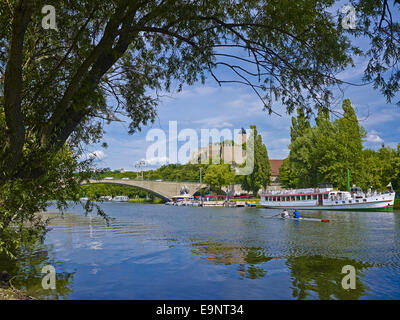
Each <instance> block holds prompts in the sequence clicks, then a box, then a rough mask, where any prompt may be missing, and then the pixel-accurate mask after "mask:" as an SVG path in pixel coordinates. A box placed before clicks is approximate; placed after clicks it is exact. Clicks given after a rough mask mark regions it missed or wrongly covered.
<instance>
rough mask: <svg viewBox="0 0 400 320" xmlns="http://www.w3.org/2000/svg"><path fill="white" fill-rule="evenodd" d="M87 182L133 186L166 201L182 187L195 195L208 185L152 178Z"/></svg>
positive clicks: (91, 182) (177, 193)
mask: <svg viewBox="0 0 400 320" xmlns="http://www.w3.org/2000/svg"><path fill="white" fill-rule="evenodd" d="M87 184H114V185H121V186H131V187H134V188H138V189H141V190H144V191H147V192H149V193H151V194H153V195H155V196H156V197H158V198H161V199H163V200H164V201H170V200H171V199H172V197H174V196H176V195H179V194H180V191H181V190H182V188H186V190H187V192H188V194H190V195H193V194H195V193H196V192H197V191H198V190H200V189H201V188H204V187H206V186H207V185H205V184H204V183H203V184H200V183H196V182H174V181H151V180H123V179H112V180H111V179H103V180H89V181H88V182H86V183H83V185H87Z"/></svg>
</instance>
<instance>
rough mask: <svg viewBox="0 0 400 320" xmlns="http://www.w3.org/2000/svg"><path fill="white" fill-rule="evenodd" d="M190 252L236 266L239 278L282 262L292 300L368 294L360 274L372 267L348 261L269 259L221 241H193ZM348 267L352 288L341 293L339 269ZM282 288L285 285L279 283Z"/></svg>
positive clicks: (256, 249)
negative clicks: (352, 275) (352, 276)
mask: <svg viewBox="0 0 400 320" xmlns="http://www.w3.org/2000/svg"><path fill="white" fill-rule="evenodd" d="M192 245H193V247H194V249H193V250H192V253H193V254H195V255H196V256H199V257H200V258H201V259H203V260H204V261H206V262H207V263H212V264H217V265H218V264H223V265H237V273H238V274H239V275H240V276H241V277H242V278H248V279H261V278H264V277H267V276H268V271H269V265H268V262H271V261H272V260H277V259H278V260H283V261H285V265H286V267H287V269H288V272H289V276H290V284H289V285H290V288H291V290H292V297H293V298H294V299H297V300H303V299H315V298H318V299H322V300H332V299H343V300H356V299H360V298H361V297H362V296H363V295H365V294H366V293H367V291H368V288H367V287H366V285H365V284H364V283H363V274H364V271H365V270H366V269H368V268H371V267H374V265H373V264H371V263H364V262H360V261H357V260H354V259H349V258H330V257H323V256H299V257H293V256H288V257H283V256H282V257H272V256H268V254H267V253H266V252H265V250H264V249H263V248H260V247H240V246H238V245H234V244H225V243H223V242H209V241H207V242H197V243H193V244H192ZM346 265H351V266H353V267H354V268H355V270H356V288H355V289H347V290H345V289H344V288H343V287H342V280H343V278H344V277H345V276H346V274H347V273H344V274H342V268H343V267H344V266H346ZM282 285H286V284H282Z"/></svg>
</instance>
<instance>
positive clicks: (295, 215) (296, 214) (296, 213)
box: [293, 209, 300, 218]
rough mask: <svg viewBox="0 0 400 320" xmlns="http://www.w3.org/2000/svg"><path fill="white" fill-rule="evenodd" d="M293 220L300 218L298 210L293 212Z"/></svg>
mask: <svg viewBox="0 0 400 320" xmlns="http://www.w3.org/2000/svg"><path fill="white" fill-rule="evenodd" d="M293 218H300V212H298V211H297V209H294V211H293Z"/></svg>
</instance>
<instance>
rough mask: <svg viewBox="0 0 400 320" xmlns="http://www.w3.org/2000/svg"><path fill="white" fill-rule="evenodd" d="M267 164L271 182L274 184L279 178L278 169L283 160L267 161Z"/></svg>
mask: <svg viewBox="0 0 400 320" xmlns="http://www.w3.org/2000/svg"><path fill="white" fill-rule="evenodd" d="M269 163H270V165H271V180H272V182H275V181H276V179H277V178H278V176H279V168H280V167H281V166H282V164H283V160H269Z"/></svg>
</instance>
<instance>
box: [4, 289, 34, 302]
mask: <svg viewBox="0 0 400 320" xmlns="http://www.w3.org/2000/svg"><path fill="white" fill-rule="evenodd" d="M0 300H35V298H33V297H31V296H28V295H27V294H26V293H24V292H22V291H21V290H17V289H13V288H8V289H2V288H0Z"/></svg>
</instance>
